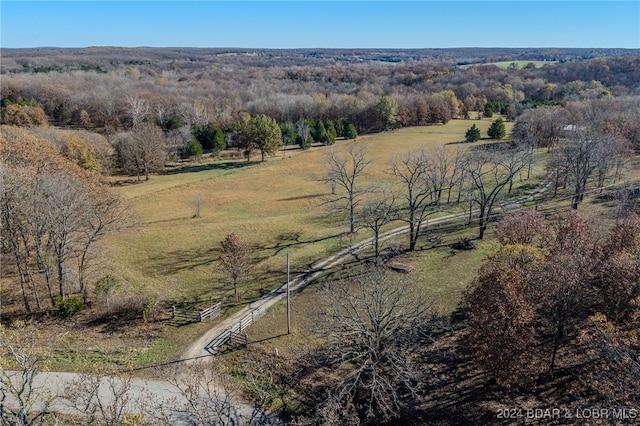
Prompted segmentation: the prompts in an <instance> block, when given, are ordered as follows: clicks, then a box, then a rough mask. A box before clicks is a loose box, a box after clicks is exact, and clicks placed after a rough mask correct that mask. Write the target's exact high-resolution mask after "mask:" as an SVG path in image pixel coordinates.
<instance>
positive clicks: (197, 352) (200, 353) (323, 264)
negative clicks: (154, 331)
mask: <svg viewBox="0 0 640 426" xmlns="http://www.w3.org/2000/svg"><path fill="white" fill-rule="evenodd" d="M550 185H551V182H550V181H543V182H542V183H540V184H539V185H538V186H537V187H536V188H535V189H534V190H532V191H531V192H529V193H527V194H526V195H524V196H522V197H520V198H518V199H516V200H513V201H509V202H508V203H505V204H504V206H503V208H513V209H518V208H521V207H522V205H523V204H524V203H526V202H529V201H531V200H533V199H535V198H536V197H538V196H540V195H541V194H543V193H544V192H545V191H547V190H548V189H549V187H550ZM468 214H469V213H468V212H462V213H456V214H450V215H447V216H442V217H439V218H435V219H431V220H425V222H424V224H425V225H427V224H428V225H437V224H441V223H445V222H450V221H453V220H455V219H459V218H463V217H467V215H468ZM408 230H409V225H404V226H401V227H398V228H395V229H392V230H390V231H387V232H384V233H382V234H381V235H380V241H384V240H388V239H389V238H393V237H396V236H398V235H402V234H404V233H406V232H408ZM372 243H373V237H371V238H367V239H365V240H363V241H361V242H359V243H356V244H354V245H352V246H350V247H348V248H346V249H344V250H342V251H340V252H338V253H336V254H334V255H332V256H329V257H328V258H326V259H324V260H321V261H319V262H317V263H316V264H314V265H312V266H311V267H310V268H309V269H308V270H307V271H305V272H303V273H302V274H299V275H297V276H296V277H295V278H293V279H291V281H290V283H289V291H290V292H294V291H297V290H299V289H302V288H303V287H305V286H307V285H308V284H310V283H311V282H312V281H313V280H315V279H316V278H318V277H319V276H320V274H322V273H323V272H325V271H327V270H329V269H331V268H333V267H334V266H336V265H338V264H340V263H342V262H344V261H345V260H346V259H348V258H349V257H350V256H353V255H354V254H356V253H358V252H361V251H363V250H364V249H366V248H367V247H369V246H371V245H372ZM285 297H286V282H285V283H283V284H282V285H281V286H280V287H278V288H277V289H275V290H273V291H272V292H270V293H268V294H266V295H264V296H263V297H261V298H260V299H257V300H255V301H254V302H252V303H250V304H249V305H247V306H246V307H244V308H243V309H241V310H240V311H238V312H235V313H234V314H233V315H231V316H229V317H227V318H225V319H224V320H223V321H221V322H219V323H217V324H215V325H214V326H213V327H211V328H210V329H209V330H208V331H207V332H206V333H204V334H203V335H202V336H200V337H199V338H198V340H196V341H195V342H194V343H193V344H192V345H191V346H190V347H189V348H187V349H186V350H185V351H184V352H183V353H182V355H181V359H182V360H185V361H187V362H190V361H191V360H194V359H199V358H203V357H208V356H211V355H212V353H211V352H209V350H207V345H209V343H210V342H212V341H213V340H214V339H216V338H217V337H218V336H220V335H222V334H223V333H225V332H228V331H229V330H231V329H232V328H233V327H236V328H237V325H238V324H239V323H240V322H241V321H242V319H243V318H245V317H247V316H248V315H251V312H252V311H256V310H259V311H263V310H264V311H266V310H267V309H269V308H270V307H271V306H273V305H275V304H276V303H278V302H279V301H281V300H282V299H284V298H285Z"/></svg>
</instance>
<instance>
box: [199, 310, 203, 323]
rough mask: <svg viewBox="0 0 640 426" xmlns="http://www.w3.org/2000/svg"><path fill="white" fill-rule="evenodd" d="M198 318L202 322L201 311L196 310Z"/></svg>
mask: <svg viewBox="0 0 640 426" xmlns="http://www.w3.org/2000/svg"><path fill="white" fill-rule="evenodd" d="M198 320H199V322H202V312H200V311H198Z"/></svg>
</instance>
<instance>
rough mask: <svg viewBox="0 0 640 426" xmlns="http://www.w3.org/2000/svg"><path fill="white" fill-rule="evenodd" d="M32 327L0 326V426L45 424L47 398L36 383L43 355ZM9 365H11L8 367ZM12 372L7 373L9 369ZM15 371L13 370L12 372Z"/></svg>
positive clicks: (48, 412)
mask: <svg viewBox="0 0 640 426" xmlns="http://www.w3.org/2000/svg"><path fill="white" fill-rule="evenodd" d="M40 344H41V341H40V339H39V338H38V330H37V329H36V328H35V326H33V325H32V324H25V323H21V322H18V323H16V324H14V325H13V326H12V327H11V328H7V327H2V326H0V419H2V424H7V425H16V426H35V425H40V424H49V423H48V422H50V421H51V420H52V419H51V418H53V417H55V416H54V413H53V410H52V405H53V404H54V402H55V401H56V400H57V399H58V395H55V394H51V393H49V392H47V391H46V389H44V387H43V386H41V385H40V384H39V383H38V381H37V376H38V374H40V371H41V368H42V364H43V362H44V360H45V357H46V353H45V352H44V350H43V348H42V347H41V346H39V345H40ZM12 364H13V365H12ZM10 367H11V368H13V370H9V368H10ZM16 367H17V369H16Z"/></svg>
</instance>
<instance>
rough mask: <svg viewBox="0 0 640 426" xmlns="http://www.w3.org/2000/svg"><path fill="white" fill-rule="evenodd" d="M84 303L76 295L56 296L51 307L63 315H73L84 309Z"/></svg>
mask: <svg viewBox="0 0 640 426" xmlns="http://www.w3.org/2000/svg"><path fill="white" fill-rule="evenodd" d="M86 307H87V306H86V305H85V304H84V302H83V301H82V299H81V298H79V297H78V296H68V297H62V296H56V298H55V299H54V300H53V309H54V310H56V311H58V312H60V313H61V314H64V315H73V314H75V313H76V312H80V311H82V310H83V309H86Z"/></svg>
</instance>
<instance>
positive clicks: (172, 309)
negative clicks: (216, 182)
mask: <svg viewBox="0 0 640 426" xmlns="http://www.w3.org/2000/svg"><path fill="white" fill-rule="evenodd" d="M175 317H176V305H173V306H171V319H174V318H175Z"/></svg>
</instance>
